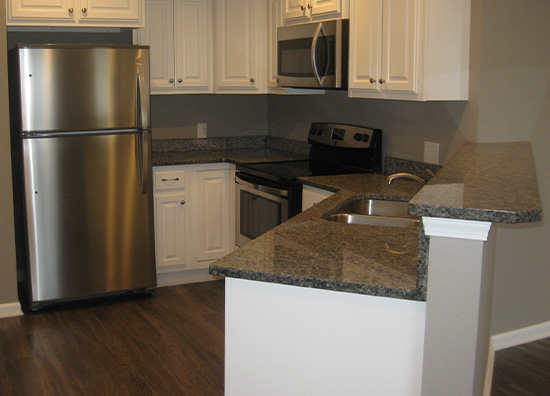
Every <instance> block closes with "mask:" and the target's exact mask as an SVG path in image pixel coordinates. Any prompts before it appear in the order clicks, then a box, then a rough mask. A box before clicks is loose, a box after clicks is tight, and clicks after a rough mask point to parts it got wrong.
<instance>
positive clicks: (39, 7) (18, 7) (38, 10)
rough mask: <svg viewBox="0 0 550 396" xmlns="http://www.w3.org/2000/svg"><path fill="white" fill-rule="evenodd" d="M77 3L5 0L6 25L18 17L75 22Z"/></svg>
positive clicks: (15, 20) (47, 0)
mask: <svg viewBox="0 0 550 396" xmlns="http://www.w3.org/2000/svg"><path fill="white" fill-rule="evenodd" d="M77 5H78V4H75V2H74V1H73V0H7V7H8V15H7V17H8V25H10V24H12V23H11V22H15V23H17V20H18V19H37V20H46V21H47V20H52V19H56V20H61V21H63V22H65V23H66V22H69V21H72V22H75V21H76V18H75V7H76V6H77ZM71 10H72V12H71Z"/></svg>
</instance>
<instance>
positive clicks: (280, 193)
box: [235, 175, 288, 198]
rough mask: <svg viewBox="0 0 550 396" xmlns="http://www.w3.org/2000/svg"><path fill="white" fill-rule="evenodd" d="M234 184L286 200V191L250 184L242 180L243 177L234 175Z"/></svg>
mask: <svg viewBox="0 0 550 396" xmlns="http://www.w3.org/2000/svg"><path fill="white" fill-rule="evenodd" d="M235 183H237V184H240V185H241V186H244V187H245V188H248V189H251V190H256V191H261V192H263V193H266V194H270V195H275V196H277V197H281V198H288V191H287V190H282V189H279V188H275V187H268V186H264V185H262V184H258V183H251V182H249V181H246V180H244V179H243V176H241V175H235Z"/></svg>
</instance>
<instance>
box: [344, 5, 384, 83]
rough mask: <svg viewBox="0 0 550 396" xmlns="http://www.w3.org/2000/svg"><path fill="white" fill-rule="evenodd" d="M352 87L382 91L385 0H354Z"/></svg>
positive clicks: (350, 72) (352, 14)
mask: <svg viewBox="0 0 550 396" xmlns="http://www.w3.org/2000/svg"><path fill="white" fill-rule="evenodd" d="M350 6H351V12H350V14H351V15H350V29H349V30H350V44H349V51H350V62H349V87H350V88H360V89H362V90H371V91H373V92H377V91H379V82H378V79H379V78H380V77H381V74H380V68H381V57H382V24H381V18H382V7H381V6H382V3H381V0H351V4H350Z"/></svg>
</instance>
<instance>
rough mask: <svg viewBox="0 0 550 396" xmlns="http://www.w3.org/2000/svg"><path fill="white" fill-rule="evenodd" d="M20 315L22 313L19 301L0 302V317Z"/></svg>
mask: <svg viewBox="0 0 550 396" xmlns="http://www.w3.org/2000/svg"><path fill="white" fill-rule="evenodd" d="M21 315H23V311H21V304H19V302H13V303H7V304H0V319H2V318H11V317H13V316H21Z"/></svg>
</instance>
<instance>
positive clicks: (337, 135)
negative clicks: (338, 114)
mask: <svg viewBox="0 0 550 396" xmlns="http://www.w3.org/2000/svg"><path fill="white" fill-rule="evenodd" d="M381 138H382V131H381V130H380V129H371V128H365V127H360V126H356V125H346V124H329V123H324V122H314V123H312V124H311V128H310V129H309V134H308V142H310V143H320V144H324V145H328V146H336V147H343V148H363V149H368V148H370V147H371V145H373V144H376V142H377V141H378V140H379V139H381Z"/></svg>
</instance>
